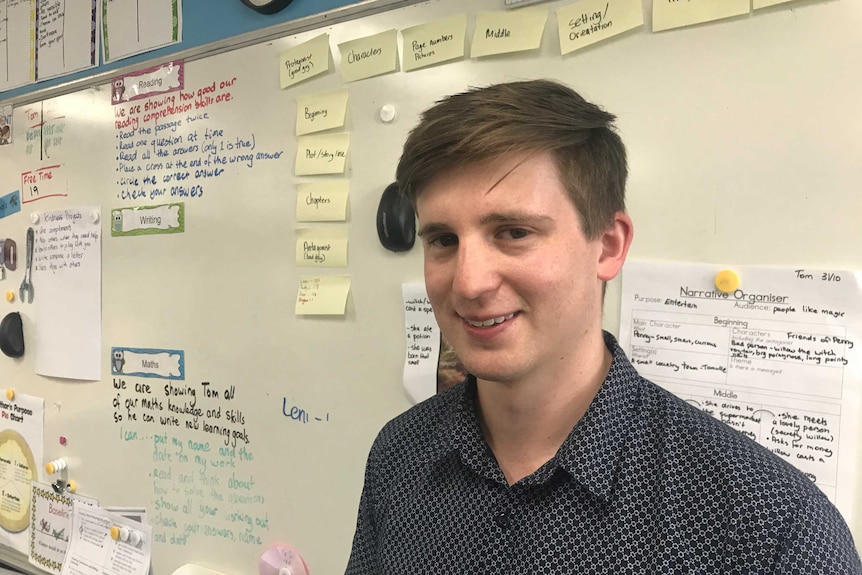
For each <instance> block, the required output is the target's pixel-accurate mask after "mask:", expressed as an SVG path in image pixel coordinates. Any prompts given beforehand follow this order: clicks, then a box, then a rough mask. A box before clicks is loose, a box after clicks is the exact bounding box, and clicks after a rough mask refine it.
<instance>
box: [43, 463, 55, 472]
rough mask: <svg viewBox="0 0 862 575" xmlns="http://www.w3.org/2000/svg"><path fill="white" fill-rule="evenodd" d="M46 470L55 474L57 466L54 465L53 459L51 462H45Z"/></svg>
mask: <svg viewBox="0 0 862 575" xmlns="http://www.w3.org/2000/svg"><path fill="white" fill-rule="evenodd" d="M45 471H47V472H48V475H54V472H55V471H56V468H55V467H54V462H53V461H52V462H51V463H46V464H45Z"/></svg>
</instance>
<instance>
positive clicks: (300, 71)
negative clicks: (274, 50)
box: [278, 34, 329, 88]
mask: <svg viewBox="0 0 862 575" xmlns="http://www.w3.org/2000/svg"><path fill="white" fill-rule="evenodd" d="M278 64H279V77H280V79H281V87H282V88H287V87H288V86H292V85H294V84H296V83H298V82H302V81H303V80H308V79H309V78H313V77H314V76H317V75H318V74H323V73H324V72H326V71H327V70H329V34H321V35H320V36H317V37H315V38H312V39H311V40H309V41H308V42H303V43H302V44H300V45H299V46H294V47H293V48H291V49H289V50H285V51H284V52H282V53H281V54H280V55H279V57H278Z"/></svg>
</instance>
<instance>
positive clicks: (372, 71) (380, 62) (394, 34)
mask: <svg viewBox="0 0 862 575" xmlns="http://www.w3.org/2000/svg"><path fill="white" fill-rule="evenodd" d="M338 49H339V50H340V51H341V80H342V81H344V82H355V81H356V80H362V79H363V78H370V77H372V76H379V75H380V74H388V73H389V72H395V71H396V70H397V69H398V31H397V30H387V31H386V32H381V33H380V34H375V35H374V36H366V37H365V38H358V39H356V40H350V41H349V42H342V43H341V44H339V45H338Z"/></svg>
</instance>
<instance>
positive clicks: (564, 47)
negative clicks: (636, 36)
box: [557, 0, 644, 54]
mask: <svg viewBox="0 0 862 575" xmlns="http://www.w3.org/2000/svg"><path fill="white" fill-rule="evenodd" d="M643 23H644V13H643V8H642V6H641V0H583V1H582V2H578V3H577V4H572V5H570V6H565V7H563V8H560V9H559V10H557V25H558V26H559V30H560V53H562V54H568V53H569V52H573V51H575V50H577V49H578V48H583V47H585V46H589V45H590V44H595V43H596V42H599V41H600V40H605V39H607V38H610V37H612V36H616V35H617V34H622V33H623V32H625V31H626V30H631V29H632V28H637V27H638V26H643Z"/></svg>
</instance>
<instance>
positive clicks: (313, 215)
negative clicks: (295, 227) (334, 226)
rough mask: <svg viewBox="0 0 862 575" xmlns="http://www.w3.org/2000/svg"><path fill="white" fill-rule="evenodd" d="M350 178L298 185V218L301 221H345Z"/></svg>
mask: <svg viewBox="0 0 862 575" xmlns="http://www.w3.org/2000/svg"><path fill="white" fill-rule="evenodd" d="M349 192H350V182H348V180H331V181H328V182H311V183H307V184H297V185H296V220H297V221H299V222H343V221H344V220H346V219H347V197H348V194H349Z"/></svg>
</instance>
